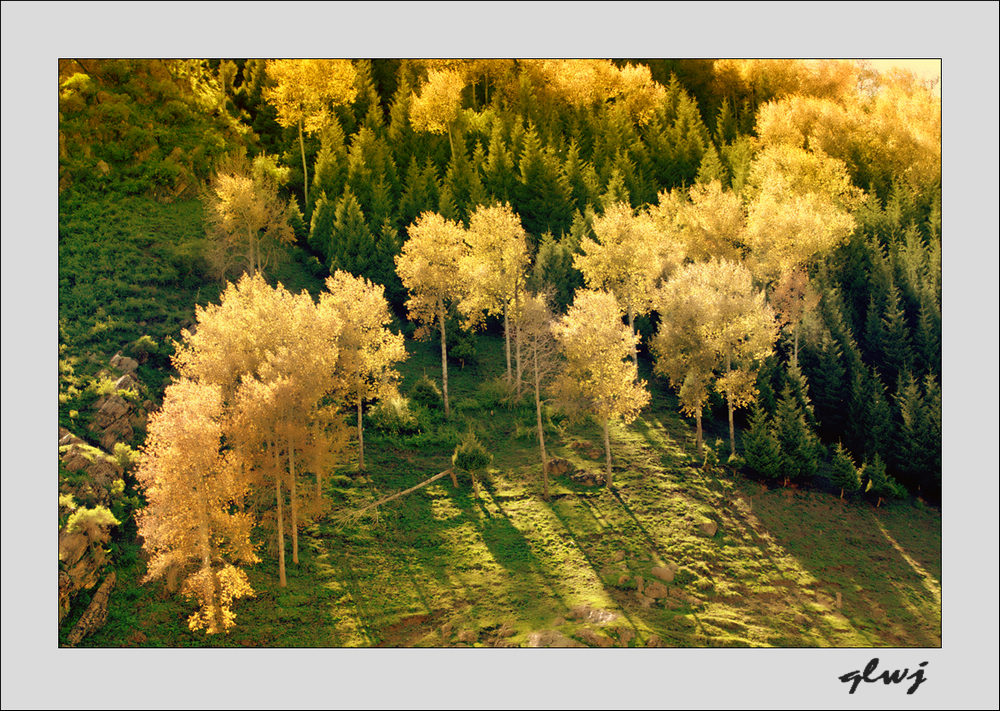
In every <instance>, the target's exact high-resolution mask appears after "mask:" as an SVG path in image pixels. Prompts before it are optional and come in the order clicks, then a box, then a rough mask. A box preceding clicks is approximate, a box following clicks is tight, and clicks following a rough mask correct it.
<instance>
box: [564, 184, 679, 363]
mask: <svg viewBox="0 0 1000 711" xmlns="http://www.w3.org/2000/svg"><path fill="white" fill-rule="evenodd" d="M593 228H594V234H595V236H596V237H597V239H596V240H594V239H591V238H590V237H584V238H583V240H582V241H581V243H580V249H581V250H582V253H581V254H578V255H576V256H575V257H574V258H573V266H574V267H576V268H577V269H579V270H580V271H581V272H582V273H583V278H584V280H585V282H586V284H587V286H588V287H589V288H591V289H595V290H603V291H609V292H611V293H613V294H614V295H615V297H616V299H617V300H618V303H619V304H620V305H621V307H622V309H623V310H624V312H625V314H626V316H628V325H629V331H630V333H632V334H633V335H634V334H635V317H636V316H641V315H643V314H645V313H647V312H648V311H649V309H650V306H651V305H652V301H651V298H652V294H653V289H654V287H655V286H656V282H657V280H658V279H659V278H660V275H661V273H662V271H663V262H662V259H663V250H662V244H661V236H660V232H659V231H658V230H657V229H656V227H655V225H654V223H653V221H652V220H651V219H650V218H649V216H648V215H646V214H640V215H636V214H635V213H633V211H632V208H631V207H629V205H628V204H626V203H622V202H619V203H615V204H614V205H611V206H610V207H609V208H608V209H607V210H605V211H604V214H603V215H600V216H597V217H595V218H594V223H593ZM635 342H636V343H638V339H636V340H635ZM632 362H633V363H634V364H636V365H638V355H637V353H636V349H635V344H633V348H632Z"/></svg>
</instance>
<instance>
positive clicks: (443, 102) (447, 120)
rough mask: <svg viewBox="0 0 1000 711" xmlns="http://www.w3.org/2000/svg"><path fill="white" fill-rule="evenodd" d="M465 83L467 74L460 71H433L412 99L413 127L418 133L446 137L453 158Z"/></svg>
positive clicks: (449, 69)
mask: <svg viewBox="0 0 1000 711" xmlns="http://www.w3.org/2000/svg"><path fill="white" fill-rule="evenodd" d="M465 83H466V79H465V76H464V73H463V72H462V71H460V70H459V69H452V68H447V69H432V70H431V71H430V72H428V74H427V81H426V82H425V83H424V84H423V86H422V87H421V88H420V93H419V94H417V93H414V94H413V95H412V97H411V98H410V124H411V125H412V126H413V128H414V129H415V130H417V131H427V132H428V133H437V134H443V135H447V136H448V142H449V144H450V146H451V154H452V156H454V155H455V130H456V127H457V122H458V120H459V118H460V116H461V110H462V90H463V89H465Z"/></svg>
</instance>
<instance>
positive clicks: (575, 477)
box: [569, 469, 604, 486]
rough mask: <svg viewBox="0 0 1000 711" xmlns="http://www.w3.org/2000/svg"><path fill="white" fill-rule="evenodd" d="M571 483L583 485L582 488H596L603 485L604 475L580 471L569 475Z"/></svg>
mask: <svg viewBox="0 0 1000 711" xmlns="http://www.w3.org/2000/svg"><path fill="white" fill-rule="evenodd" d="M569 478H570V480H571V481H574V482H576V483H577V484H583V485H584V486H597V485H598V484H603V483H604V475H603V474H600V473H598V472H592V471H587V470H585V469H580V470H578V471H574V472H573V473H572V474H570V475H569Z"/></svg>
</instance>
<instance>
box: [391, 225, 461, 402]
mask: <svg viewBox="0 0 1000 711" xmlns="http://www.w3.org/2000/svg"><path fill="white" fill-rule="evenodd" d="M407 232H408V234H409V239H407V240H406V242H405V243H404V244H403V250H402V252H401V253H400V254H399V255H397V256H396V272H397V273H398V274H399V278H400V280H402V282H403V286H404V287H406V289H407V290H408V291H409V292H410V298H409V299H407V301H406V308H407V310H408V311H409V315H410V318H411V319H413V320H415V321H417V322H419V323H420V324H421V327H420V328H419V329H418V330H417V336H418V337H426V336H427V335H429V329H431V328H433V327H434V324H435V323H436V324H437V325H438V327H439V329H440V331H441V378H442V385H443V387H442V390H443V391H444V411H445V415H446V416H449V415H450V414H451V409H450V406H449V403H448V348H447V336H446V332H445V321H446V320H447V317H448V309H449V308H450V307H451V306H452V305H453V304H455V303H457V302H458V301H459V299H460V298H461V297H462V294H463V293H465V288H464V280H463V275H462V273H461V269H460V265H461V263H462V258H463V256H464V255H465V252H466V246H465V230H463V229H462V227H461V226H460V225H458V224H457V223H455V222H452V221H451V220H446V219H445V218H443V217H441V215H438V214H436V213H433V212H425V213H423V214H422V215H421V216H420V217H418V218H417V220H416V222H414V223H413V224H411V225H410V226H409V228H408V229H407Z"/></svg>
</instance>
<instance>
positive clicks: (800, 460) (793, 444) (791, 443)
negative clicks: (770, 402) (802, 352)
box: [774, 385, 819, 481]
mask: <svg viewBox="0 0 1000 711" xmlns="http://www.w3.org/2000/svg"><path fill="white" fill-rule="evenodd" d="M774 431H775V439H776V440H777V442H778V448H779V449H780V450H781V462H782V467H781V469H782V473H783V474H784V477H785V480H786V481H787V480H789V479H806V478H809V477H811V476H813V475H815V474H816V469H817V466H818V464H819V462H818V457H817V448H818V444H819V443H818V440H817V439H816V436H815V434H813V432H812V430H811V429H810V428H809V425H808V424H807V420H806V416H805V413H804V412H803V410H802V407H801V406H800V404H799V399H798V397H797V396H796V393H795V392H794V391H793V390H792V388H791V387H790V386H788V385H786V386H785V387H784V389H783V390H782V391H781V397H780V398H779V399H778V409H777V411H776V412H775V415H774Z"/></svg>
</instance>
